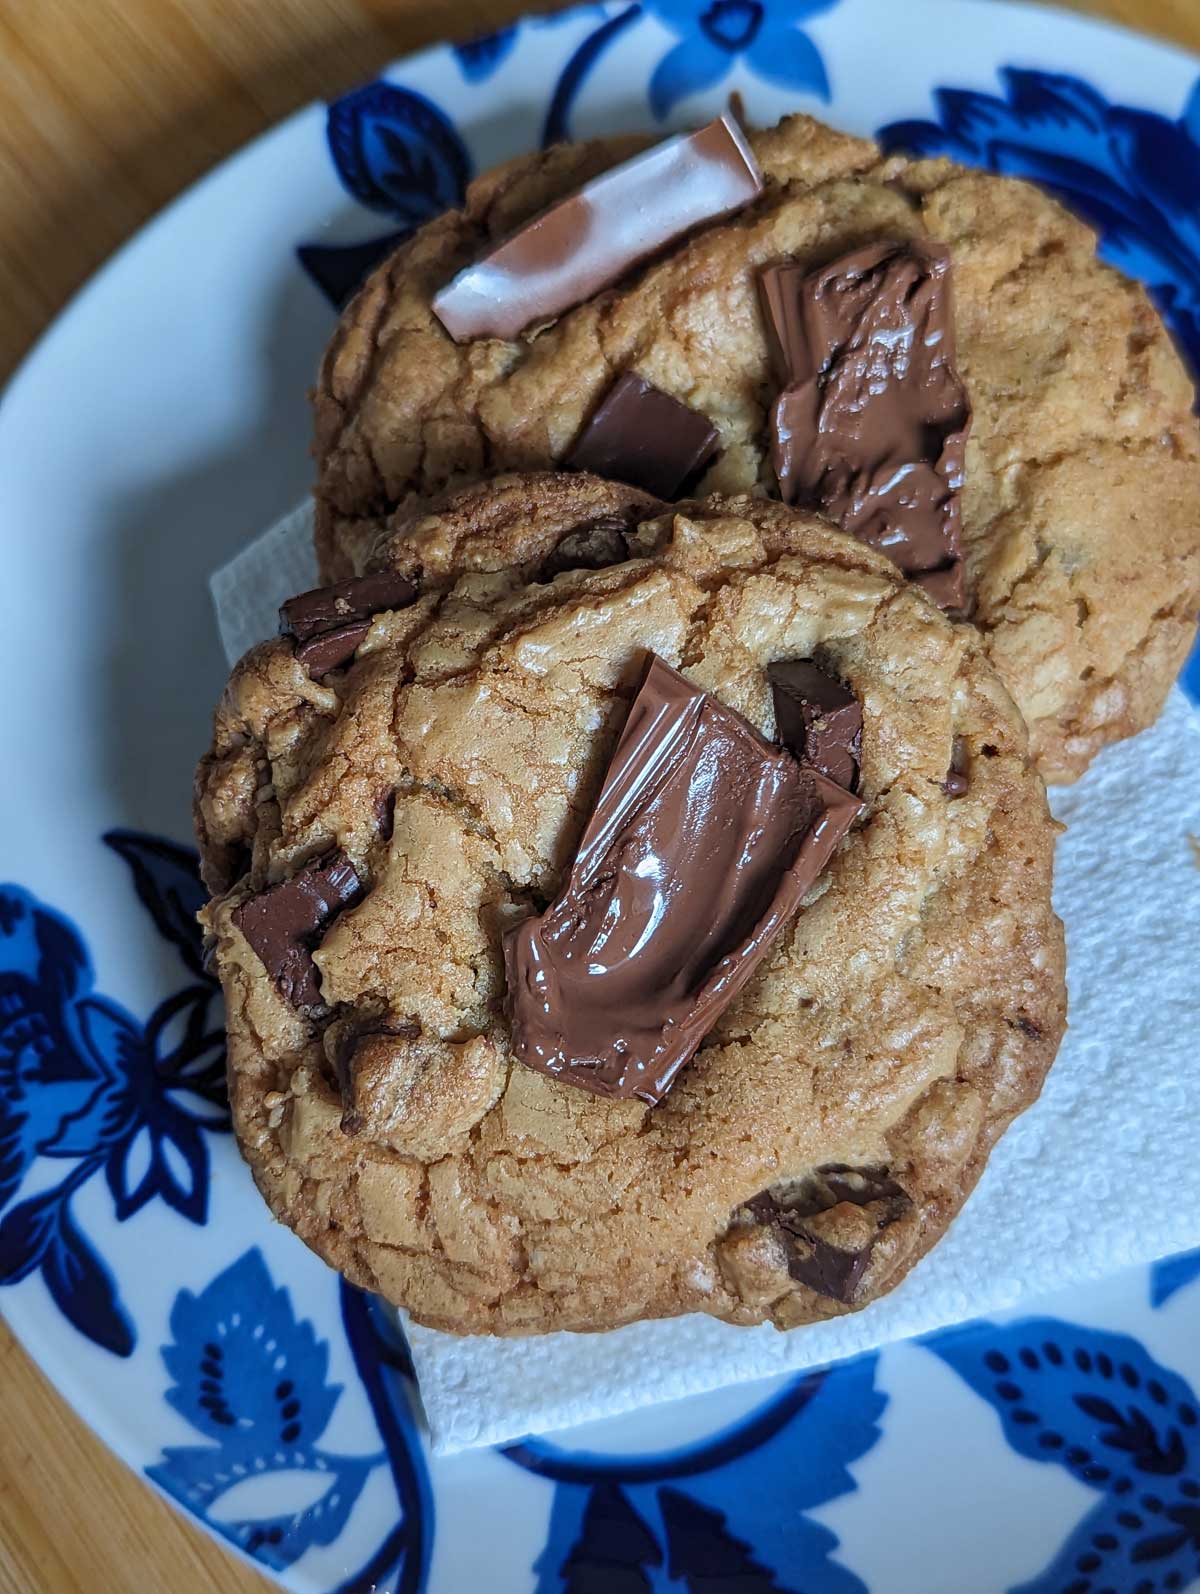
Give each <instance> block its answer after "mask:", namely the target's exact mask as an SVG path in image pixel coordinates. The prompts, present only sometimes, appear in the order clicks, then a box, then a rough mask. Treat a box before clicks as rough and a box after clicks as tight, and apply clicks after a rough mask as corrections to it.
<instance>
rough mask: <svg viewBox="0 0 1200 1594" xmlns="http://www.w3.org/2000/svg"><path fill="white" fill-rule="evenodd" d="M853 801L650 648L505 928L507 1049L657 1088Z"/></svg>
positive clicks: (547, 1069) (599, 1088) (570, 1078)
mask: <svg viewBox="0 0 1200 1594" xmlns="http://www.w3.org/2000/svg"><path fill="white" fill-rule="evenodd" d="M860 807H861V805H860V804H859V803H858V802H857V801H855V799H854V798H853V797H851V796H850V795H849V793H848V792H846V791H845V790H843V788H842V787H840V786H837V785H835V784H834V783H833V782H832V781H830V780H827V779H826V778H825V777H824V776H823V775H821V774H819V773H818V772H817V771H815V770H812V769H808V768H805V767H804V766H803V765H801V764H800V763H799V762H798V761H797V760H796V759H795V758H793V757H792V755H791V754H790V753H788V752H784V751H781V750H780V749H779V748H775V747H772V746H771V745H770V744H769V743H768V742H766V741H764V740H763V738H762V737H761V736H760V735H759V734H758V732H757V731H756V730H755V729H754V728H753V727H752V726H751V725H750V724H749V723H748V722H747V721H746V720H744V719H743V718H742V717H741V715H739V714H735V713H734V712H733V711H732V710H731V709H728V708H726V707H724V705H722V704H721V703H719V702H717V700H716V699H715V698H713V697H712V696H711V695H710V694H709V693H707V692H703V691H701V690H700V689H699V688H697V687H694V686H693V685H692V684H691V683H690V682H689V681H687V680H686V679H685V678H684V677H683V676H682V675H680V674H678V673H677V672H676V671H675V670H673V669H671V668H670V667H669V666H668V665H666V664H664V663H663V661H662V660H661V659H659V658H657V657H654V656H652V657H651V661H650V665H649V668H648V670H647V672H646V677H645V681H644V683H643V685H642V688H641V690H640V691H639V693H638V695H637V697H636V699H635V700H634V703H633V706H632V708H631V709H630V711H629V718H628V720H627V721H626V724H625V729H624V731H623V732H622V735H621V739H620V741H619V742H618V744H617V747H616V751H615V752H614V754H613V757H612V761H611V763H610V764H609V767H608V772H607V774H606V776H605V781H604V786H603V788H602V790H601V792H600V796H599V798H598V800H597V802H596V806H595V809H594V810H593V813H592V816H591V819H590V820H589V822H588V825H587V828H586V829H585V831H584V833H583V838H582V840H581V842H580V845H579V850H578V853H577V854H576V857H575V861H574V863H573V865H572V867H571V872H570V875H569V877H568V879H567V882H566V884H565V886H564V887H563V890H562V891H561V893H560V894H559V896H558V897H557V898H556V899H555V901H554V902H552V903H551V904H550V906H549V907H548V908H547V909H546V911H545V913H543V914H541V915H538V916H535V917H532V918H529V919H526V920H525V921H524V922H523V923H521V924H520V925H518V926H517V927H516V928H515V929H514V930H512V931H510V932H509V934H508V936H507V937H506V939H505V963H506V970H507V976H508V1003H509V1014H510V1018H511V1021H512V1031H513V1048H514V1051H515V1054H516V1056H517V1057H518V1058H519V1059H520V1061H521V1062H523V1063H525V1064H527V1065H528V1066H529V1067H530V1068H535V1069H538V1070H540V1071H541V1072H543V1073H547V1074H551V1075H554V1076H556V1077H558V1078H561V1079H563V1080H564V1081H566V1082H568V1083H570V1084H574V1085H579V1086H581V1087H582V1088H583V1089H585V1090H590V1091H592V1092H594V1093H595V1094H597V1095H603V1096H621V1097H631V1096H637V1097H640V1098H641V1099H642V1100H643V1101H647V1102H650V1103H651V1104H653V1103H655V1102H657V1101H660V1100H661V1099H662V1097H663V1095H664V1094H665V1093H666V1091H667V1090H668V1089H669V1087H670V1085H671V1083H672V1081H673V1080H674V1078H675V1076H676V1074H677V1073H678V1072H679V1070H680V1069H681V1068H682V1067H683V1065H684V1064H685V1063H686V1062H687V1060H688V1059H689V1058H690V1057H691V1055H692V1053H693V1052H694V1051H695V1050H696V1047H697V1046H698V1045H699V1044H700V1042H701V1041H702V1040H703V1038H704V1036H705V1035H706V1034H707V1033H708V1031H709V1029H710V1028H711V1027H712V1025H713V1024H714V1023H715V1022H716V1020H717V1019H718V1018H719V1017H720V1015H721V1013H722V1012H723V1011H724V1010H725V1008H726V1007H727V1006H728V1005H729V1003H730V1002H731V1001H732V1000H733V998H734V996H735V995H736V994H737V992H738V991H739V990H740V988H741V987H742V985H743V984H744V983H745V982H746V980H747V979H749V977H750V975H751V974H752V973H753V972H754V970H755V968H756V967H757V966H758V964H759V962H760V961H761V959H762V957H763V956H764V954H765V953H766V951H767V949H768V947H769V945H770V943H771V941H772V939H773V937H774V936H775V935H776V934H777V933H778V932H779V930H780V929H782V927H783V926H784V925H785V924H786V923H787V921H788V919H789V918H790V917H791V916H792V915H793V914H794V913H795V912H796V910H797V908H798V907H799V905H800V902H801V899H802V898H803V897H804V895H805V893H806V892H807V891H808V889H809V888H810V887H811V885H812V884H813V882H814V881H815V880H816V878H817V876H818V875H819V874H820V873H821V871H822V870H823V869H824V867H825V865H826V864H827V863H828V861H829V859H830V857H831V855H832V853H833V850H834V848H835V847H836V846H837V843H838V842H839V841H840V840H841V838H842V836H844V835H845V833H846V831H847V830H848V829H849V827H850V824H851V822H852V821H853V819H854V818H855V816H856V815H857V814H858V812H859V810H860Z"/></svg>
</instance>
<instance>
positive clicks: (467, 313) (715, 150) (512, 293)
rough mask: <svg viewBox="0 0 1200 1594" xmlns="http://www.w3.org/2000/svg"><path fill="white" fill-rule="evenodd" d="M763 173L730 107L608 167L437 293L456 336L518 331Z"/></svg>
mask: <svg viewBox="0 0 1200 1594" xmlns="http://www.w3.org/2000/svg"><path fill="white" fill-rule="evenodd" d="M762 186H763V179H762V173H761V172H760V171H759V169H758V162H757V161H756V160H755V159H754V154H753V152H752V150H751V149H750V146H749V144H748V143H747V142H746V138H745V135H744V134H743V132H742V130H741V128H740V127H738V125H737V124H736V122H734V120H733V119H732V117H729V116H721V117H718V118H717V120H716V121H715V122H709V123H708V125H707V126H706V127H702V128H700V129H699V130H698V131H697V132H695V133H681V134H679V135H678V136H677V137H675V138H669V139H667V140H666V142H665V143H662V144H656V145H655V146H654V147H653V148H652V149H648V150H645V151H644V152H643V153H642V154H640V155H635V156H634V157H633V159H632V160H628V161H625V162H624V163H623V164H622V165H620V166H614V167H613V168H612V170H611V171H607V172H603V173H601V175H600V176H599V177H596V178H594V179H593V180H592V181H591V182H590V183H588V184H586V185H585V186H584V187H583V188H582V189H580V190H579V192H578V193H575V194H570V195H568V197H567V198H566V199H560V200H559V201H558V203H557V204H555V205H551V206H550V207H549V209H547V210H544V211H542V213H541V214H540V215H539V216H535V217H534V218H533V220H532V221H529V222H527V223H526V224H525V226H524V227H522V228H520V229H519V231H517V232H515V233H513V234H512V236H511V237H509V238H506V239H504V240H503V241H502V242H501V243H498V244H497V245H496V246H495V248H494V249H491V250H489V251H488V253H487V254H485V255H484V256H483V257H482V258H481V259H479V260H477V261H475V262H474V264H473V265H469V266H467V267H466V268H465V269H464V270H462V271H460V272H459V274H458V275H457V276H456V277H455V278H454V279H453V281H451V282H449V283H447V285H446V286H445V287H444V288H443V289H442V290H441V291H440V292H439V293H438V294H436V295H435V296H434V300H433V309H434V313H435V314H436V315H437V317H438V319H439V320H440V321H441V323H442V325H443V326H444V327H445V328H446V331H447V332H448V333H449V334H450V336H451V337H452V338H454V339H455V341H456V342H458V343H464V342H467V341H468V340H469V339H471V338H515V337H517V336H518V334H519V333H521V332H523V331H524V330H525V328H526V327H528V326H530V325H533V324H535V323H536V324H539V325H540V324H542V323H544V322H546V321H552V320H553V319H554V318H555V317H556V316H558V315H561V314H562V312H563V311H564V310H569V309H570V308H571V306H572V305H576V304H582V303H583V301H584V300H585V299H590V298H591V297H592V295H593V294H594V293H598V292H599V291H600V290H601V288H606V287H608V286H609V285H610V284H611V283H614V282H616V281H617V280H618V279H619V278H620V277H622V276H623V275H624V274H625V272H627V271H628V270H629V268H630V267H631V266H634V265H636V264H637V263H638V261H640V260H644V259H645V258H646V257H647V256H648V255H652V254H654V253H655V252H656V251H657V250H659V249H661V248H663V246H664V245H665V244H668V243H670V242H671V240H672V239H674V238H678V237H680V236H681V235H682V234H683V233H686V232H690V231H691V229H692V228H693V227H698V226H699V225H700V224H701V223H702V222H706V221H714V220H716V219H717V218H718V217H720V216H726V215H728V214H729V213H730V212H731V211H734V210H740V209H741V207H742V206H743V205H746V204H749V202H750V201H751V200H752V199H754V198H756V197H757V196H758V195H759V194H760V193H761V192H762Z"/></svg>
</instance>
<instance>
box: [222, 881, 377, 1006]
mask: <svg viewBox="0 0 1200 1594" xmlns="http://www.w3.org/2000/svg"><path fill="white" fill-rule="evenodd" d="M362 895H363V887H362V882H361V881H360V880H359V878H358V875H357V873H356V872H355V869H354V865H353V864H352V863H351V862H350V860H349V858H347V856H346V854H345V853H344V852H331V853H327V854H326V856H325V857H324V858H320V859H318V860H317V861H316V862H314V863H310V864H308V865H306V867H305V868H303V869H302V870H301V871H300V873H299V874H295V875H293V876H292V878H291V879H290V880H282V881H280V883H279V884H278V885H274V886H268V887H267V889H266V890H265V891H260V892H259V893H258V895H257V896H255V897H248V898H247V899H246V901H245V902H243V903H241V904H240V905H239V906H238V907H237V908H235V909H234V913H233V922H234V924H236V925H237V927H238V929H239V930H240V931H241V932H242V934H243V935H244V936H245V937H246V939H247V941H249V943H250V945H251V946H252V947H253V948H254V951H255V953H256V954H257V956H258V958H259V959H260V961H261V962H262V965H263V967H264V968H265V969H266V971H267V973H268V974H269V975H270V976H271V978H272V979H273V980H274V982H275V986H276V988H277V990H278V991H279V994H280V996H282V997H283V998H284V1000H285V1001H288V1002H291V1004H292V1006H293V1007H316V1006H317V1005H318V1004H319V1003H320V1000H321V985H320V977H319V975H318V972H317V965H316V964H315V963H314V962H313V956H312V955H313V952H314V950H315V949H316V948H317V947H318V946H320V944H321V941H322V938H323V937H324V935H325V932H326V930H328V928H329V926H330V924H331V923H332V922H333V920H334V919H336V918H337V916H338V914H339V913H341V912H342V910H343V909H344V908H348V907H351V906H353V904H354V903H356V902H357V901H358V900H359V899H360V898H361V896H362Z"/></svg>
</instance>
